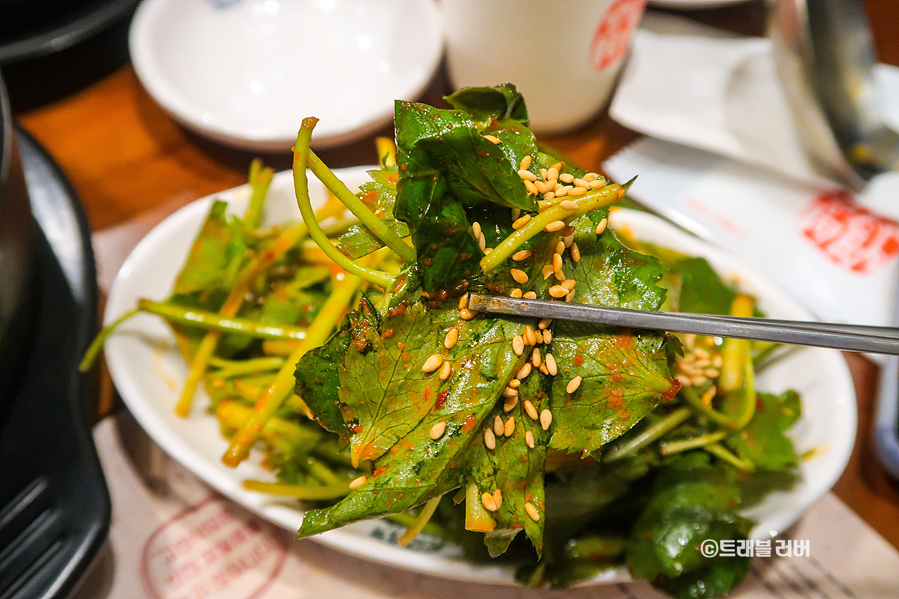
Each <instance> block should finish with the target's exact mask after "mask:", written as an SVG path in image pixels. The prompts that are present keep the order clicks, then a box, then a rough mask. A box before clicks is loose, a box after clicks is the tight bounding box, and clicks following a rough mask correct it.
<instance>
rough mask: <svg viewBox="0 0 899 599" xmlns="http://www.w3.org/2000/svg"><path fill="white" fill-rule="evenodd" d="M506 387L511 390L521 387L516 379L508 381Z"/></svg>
mask: <svg viewBox="0 0 899 599" xmlns="http://www.w3.org/2000/svg"><path fill="white" fill-rule="evenodd" d="M508 385H509V386H510V387H512V388H513V389H518V387H519V386H520V385H521V381H519V380H518V379H512V380H511V381H509V383H508Z"/></svg>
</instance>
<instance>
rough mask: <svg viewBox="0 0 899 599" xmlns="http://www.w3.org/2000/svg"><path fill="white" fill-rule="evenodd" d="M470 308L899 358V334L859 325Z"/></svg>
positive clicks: (535, 303) (472, 304)
mask: <svg viewBox="0 0 899 599" xmlns="http://www.w3.org/2000/svg"><path fill="white" fill-rule="evenodd" d="M468 307H469V309H470V310H473V311H475V312H491V313H496V314H509V315H513V316H530V317H533V318H559V319H562V320H577V321H579V322H589V323H594V324H602V325H613V326H622V327H631V328H638V329H655V330H661V331H670V332H673V333H694V334H697V335H710V336H715V337H727V338H732V339H753V340H756V341H772V342H775V343H790V344H793V345H813V346H816V347H829V348H833V349H842V350H848V351H856V352H871V353H878V354H894V355H895V354H899V329H896V328H891V327H869V326H859V325H845V324H830V323H823V322H799V321H795V320H769V319H766V318H740V317H736V316H713V315H708V314H681V313H677V312H647V311H643V310H628V309H625V308H605V307H600V306H592V305H587V304H574V303H563V302H554V301H544V300H528V299H521V298H511V297H503V296H492V295H477V294H472V295H471V297H470V299H469V302H468Z"/></svg>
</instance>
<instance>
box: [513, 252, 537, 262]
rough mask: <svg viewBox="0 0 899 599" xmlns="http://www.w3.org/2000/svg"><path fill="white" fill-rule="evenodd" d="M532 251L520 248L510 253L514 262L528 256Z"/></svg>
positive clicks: (525, 258)
mask: <svg viewBox="0 0 899 599" xmlns="http://www.w3.org/2000/svg"><path fill="white" fill-rule="evenodd" d="M532 253H533V252H531V250H520V251H518V252H515V253H514V254H512V259H513V260H515V261H516V262H521V261H522V260H527V259H528V258H530V257H531V254H532Z"/></svg>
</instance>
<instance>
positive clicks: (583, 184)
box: [574, 179, 590, 187]
mask: <svg viewBox="0 0 899 599" xmlns="http://www.w3.org/2000/svg"><path fill="white" fill-rule="evenodd" d="M574 184H575V185H577V186H578V187H590V182H589V181H586V180H584V179H575V180H574Z"/></svg>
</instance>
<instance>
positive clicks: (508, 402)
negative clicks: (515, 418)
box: [503, 395, 518, 414]
mask: <svg viewBox="0 0 899 599" xmlns="http://www.w3.org/2000/svg"><path fill="white" fill-rule="evenodd" d="M517 405H518V396H517V395H516V396H515V397H507V398H506V399H505V401H503V412H505V413H507V414H508V413H509V412H511V411H512V410H514V409H515V406H517Z"/></svg>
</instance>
